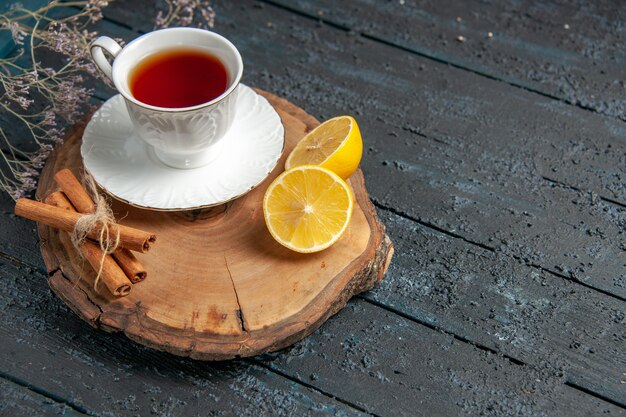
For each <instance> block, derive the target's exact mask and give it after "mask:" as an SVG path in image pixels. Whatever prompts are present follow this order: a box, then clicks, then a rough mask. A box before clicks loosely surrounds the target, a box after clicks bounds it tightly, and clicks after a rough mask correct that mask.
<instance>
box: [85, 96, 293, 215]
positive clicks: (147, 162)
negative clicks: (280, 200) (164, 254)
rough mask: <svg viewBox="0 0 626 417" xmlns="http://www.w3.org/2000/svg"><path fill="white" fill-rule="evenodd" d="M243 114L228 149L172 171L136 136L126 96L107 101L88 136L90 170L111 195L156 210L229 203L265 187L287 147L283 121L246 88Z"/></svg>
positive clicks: (241, 103)
mask: <svg viewBox="0 0 626 417" xmlns="http://www.w3.org/2000/svg"><path fill="white" fill-rule="evenodd" d="M239 88H240V91H239V97H238V101H237V114H236V116H235V120H234V122H233V125H232V126H231V128H230V130H229V131H228V132H227V133H226V136H225V137H224V138H222V140H221V141H220V144H222V143H223V147H224V149H223V150H222V152H221V155H220V157H219V158H218V159H217V160H216V161H215V162H212V163H210V164H209V165H206V166H203V167H200V168H195V169H176V168H171V167H169V166H167V165H165V164H163V163H162V162H160V161H159V160H158V158H157V157H156V156H155V155H154V151H153V150H152V148H151V147H149V146H148V145H147V144H146V143H145V142H143V141H142V140H141V139H139V138H138V137H137V136H136V135H135V134H134V133H133V127H132V124H131V121H130V118H129V117H128V112H127V110H126V105H125V104H124V99H123V98H122V96H121V95H119V94H118V95H116V96H113V97H111V98H110V99H109V100H107V101H106V102H105V103H104V104H103V105H102V107H100V109H98V111H96V113H95V114H94V115H93V117H92V118H91V120H90V121H89V124H88V125H87V127H86V128H85V132H84V133H83V143H82V145H81V148H80V152H81V154H82V156H83V162H84V164H85V168H86V170H87V171H88V172H89V173H91V175H92V176H93V177H94V179H95V181H96V182H97V183H98V184H99V185H100V186H101V187H102V188H103V189H104V190H105V191H107V192H108V193H110V194H111V195H113V196H114V197H116V198H118V199H120V200H123V201H125V202H127V203H129V204H132V205H135V206H139V207H143V208H147V209H152V210H190V209H196V208H205V207H211V206H215V205H218V204H223V203H225V202H227V201H230V200H233V199H235V198H237V197H239V196H242V195H244V194H245V193H247V192H248V191H250V190H252V189H253V188H254V187H256V186H257V185H259V184H260V183H261V182H263V180H264V179H265V178H267V176H268V175H269V173H270V172H271V171H272V169H274V167H275V166H276V163H277V162H278V160H279V159H280V156H281V154H282V152H283V149H284V145H285V130H284V128H283V125H282V122H281V120H280V117H279V116H278V114H277V113H276V111H275V110H274V108H273V107H272V106H271V105H270V104H269V103H268V101H267V100H266V99H265V98H263V97H261V96H260V95H258V94H257V93H255V92H254V91H253V90H252V89H251V88H249V87H247V86H245V85H242V84H240V86H239Z"/></svg>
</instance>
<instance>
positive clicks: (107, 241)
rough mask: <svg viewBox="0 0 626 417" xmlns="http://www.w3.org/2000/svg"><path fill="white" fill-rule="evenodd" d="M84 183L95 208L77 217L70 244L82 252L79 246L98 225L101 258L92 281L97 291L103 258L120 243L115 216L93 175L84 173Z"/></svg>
mask: <svg viewBox="0 0 626 417" xmlns="http://www.w3.org/2000/svg"><path fill="white" fill-rule="evenodd" d="M85 183H86V184H85V185H86V187H85V188H86V189H87V192H88V193H89V195H90V196H91V198H92V199H93V201H95V202H96V209H95V210H94V212H93V213H89V214H84V215H82V216H81V217H80V218H79V219H78V221H77V222H76V225H75V226H74V231H73V232H72V244H73V245H74V247H75V248H76V249H77V250H78V252H79V253H82V252H81V251H80V246H81V245H82V244H83V243H84V242H85V240H86V239H87V236H88V235H89V233H91V231H92V230H94V229H95V228H97V227H99V226H100V236H99V237H98V243H99V244H100V249H101V251H102V258H100V266H99V268H98V273H97V274H96V279H95V281H94V283H93V288H94V290H95V291H98V284H99V283H100V278H101V276H102V269H103V268H104V260H105V259H106V256H107V255H110V254H111V253H113V252H114V251H115V249H117V248H118V246H119V244H120V231H119V228H118V227H117V223H116V221H115V216H113V210H111V207H110V206H109V204H108V203H107V201H106V199H105V198H104V197H103V196H102V195H100V194H99V193H98V189H97V187H96V183H95V181H94V180H93V177H91V176H90V175H88V174H86V175H85Z"/></svg>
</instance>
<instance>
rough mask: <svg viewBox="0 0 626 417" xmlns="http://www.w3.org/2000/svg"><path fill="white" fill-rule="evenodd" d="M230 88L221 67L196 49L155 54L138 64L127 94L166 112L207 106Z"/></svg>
mask: <svg viewBox="0 0 626 417" xmlns="http://www.w3.org/2000/svg"><path fill="white" fill-rule="evenodd" d="M229 85H230V83H229V80H228V73H227V71H226V68H225V67H224V64H223V63H222V62H221V61H220V60H219V59H218V58H217V57H215V56H213V55H212V54H210V53H209V52H206V51H202V50H199V49H184V48H180V49H179V48H176V49H170V50H163V51H160V52H157V53H155V54H152V55H150V56H148V57H146V58H144V59H143V60H141V61H140V62H139V63H138V64H137V65H136V67H135V68H134V69H133V70H132V71H131V73H130V77H129V87H130V92H131V94H132V95H133V96H134V97H135V98H136V99H137V100H139V101H141V102H142V103H145V104H149V105H151V106H156V107H166V108H184V107H192V106H197V105H198V104H203V103H208V102H210V101H211V100H213V99H215V98H217V97H219V96H220V95H222V94H223V93H224V92H225V91H226V89H227V88H228V87H229Z"/></svg>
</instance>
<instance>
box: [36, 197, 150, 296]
mask: <svg viewBox="0 0 626 417" xmlns="http://www.w3.org/2000/svg"><path fill="white" fill-rule="evenodd" d="M85 194H86V193H85ZM87 197H89V195H87ZM89 199H90V200H91V197H89ZM85 201H86V200H85ZM46 204H51V205H53V206H57V207H61V208H63V209H66V210H69V211H76V209H75V208H74V204H73V202H72V201H70V199H69V197H68V196H67V195H66V194H65V193H64V192H63V191H56V192H54V193H52V194H50V195H49V196H48V197H46ZM100 256H102V253H100ZM110 256H113V259H115V260H116V261H117V264H118V265H119V267H120V268H121V269H122V271H124V274H126V277H127V278H128V279H129V280H130V282H132V283H133V284H136V283H138V282H141V281H143V280H144V279H146V277H147V276H148V273H147V272H146V269H145V268H144V267H143V265H142V264H141V262H139V260H138V259H137V258H136V257H135V255H133V253H132V252H131V251H129V250H128V249H126V248H117V249H115V251H114V252H113V254H112V255H110Z"/></svg>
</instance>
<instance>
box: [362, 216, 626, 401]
mask: <svg viewBox="0 0 626 417" xmlns="http://www.w3.org/2000/svg"><path fill="white" fill-rule="evenodd" d="M380 215H381V219H382V220H383V222H384V223H385V225H386V226H387V232H388V233H389V235H390V237H391V238H392V239H393V241H394V243H395V245H396V256H395V257H394V262H393V263H392V265H391V267H390V269H389V271H388V272H387V275H386V276H385V280H384V281H383V282H382V283H381V284H380V286H378V287H377V288H375V289H374V290H373V291H370V292H368V293H366V294H365V295H364V298H366V299H368V300H372V301H374V302H376V303H377V304H380V305H384V306H389V307H391V308H393V309H394V310H396V311H399V312H401V313H402V314H405V315H407V316H409V317H413V318H415V319H416V320H418V321H420V322H422V323H424V324H426V325H429V326H434V327H435V328H438V329H441V330H443V331H445V332H448V333H452V334H454V335H457V336H458V337H460V338H462V339H463V340H469V341H471V342H472V343H475V344H477V345H479V346H484V347H486V348H488V349H492V350H495V351H497V352H501V353H502V354H504V355H507V356H509V357H513V358H515V359H517V360H519V361H521V362H524V363H526V364H528V365H531V366H533V367H535V368H536V369H541V370H542V372H546V373H549V374H552V375H555V376H560V377H562V378H563V380H564V381H566V382H568V383H572V384H575V385H577V386H582V387H585V388H587V389H589V390H590V391H592V392H595V393H597V394H599V395H602V396H603V397H605V398H610V399H612V400H613V401H615V402H616V403H619V404H622V405H623V406H625V407H626V387H625V386H624V384H623V383H622V381H623V380H624V376H623V369H622V368H623V366H622V364H623V361H624V343H625V342H626V335H625V334H624V332H623V327H624V323H626V314H625V312H624V303H623V302H622V301H619V300H616V299H614V298H611V297H607V296H606V295H604V294H600V293H598V292H596V291H593V290H591V289H589V288H584V287H581V286H579V285H577V284H575V283H573V282H571V281H569V280H566V279H563V278H560V277H556V276H554V275H551V274H549V273H546V272H545V271H542V270H541V269H539V268H533V267H531V266H529V265H526V264H525V263H523V262H515V261H513V262H511V261H510V260H509V259H507V258H506V257H505V256H502V255H501V254H498V253H494V252H492V251H489V250H486V249H483V248H479V247H476V246H475V245H471V244H469V243H467V242H464V241H463V240H461V239H455V238H452V237H450V236H448V235H444V234H442V233H439V232H436V231H434V230H432V229H429V228H426V227H423V226H421V225H419V224H416V223H415V222H412V221H410V220H407V219H405V218H402V217H400V216H397V215H394V214H392V213H390V212H386V211H383V210H381V211H380Z"/></svg>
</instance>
